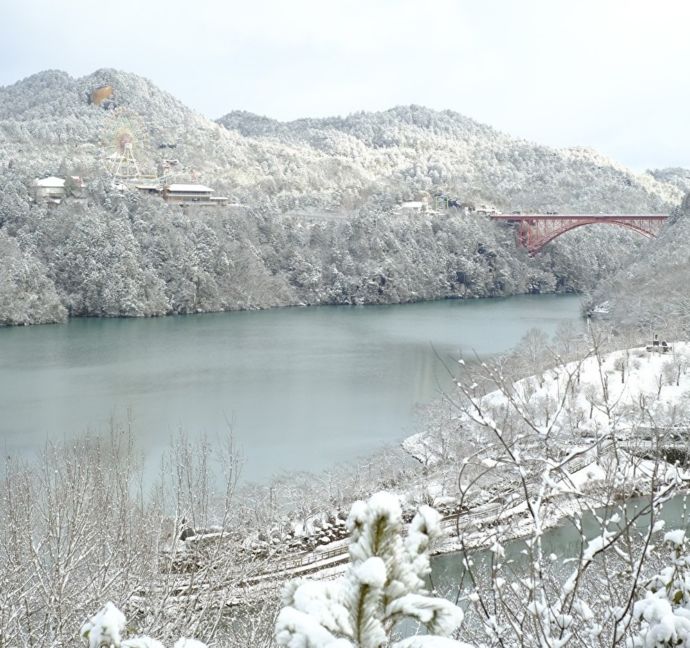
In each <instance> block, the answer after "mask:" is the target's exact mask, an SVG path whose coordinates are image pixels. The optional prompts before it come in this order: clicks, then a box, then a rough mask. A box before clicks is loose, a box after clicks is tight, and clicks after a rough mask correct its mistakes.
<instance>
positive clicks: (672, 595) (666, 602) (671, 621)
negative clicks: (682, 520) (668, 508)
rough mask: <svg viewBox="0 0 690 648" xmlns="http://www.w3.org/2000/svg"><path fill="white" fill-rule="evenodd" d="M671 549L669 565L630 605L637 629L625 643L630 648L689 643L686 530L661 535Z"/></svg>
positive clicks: (689, 560) (689, 583)
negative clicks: (637, 623) (633, 604)
mask: <svg viewBox="0 0 690 648" xmlns="http://www.w3.org/2000/svg"><path fill="white" fill-rule="evenodd" d="M664 543H665V544H667V545H669V546H670V548H671V557H670V564H668V565H667V566H666V567H664V568H663V569H662V570H661V571H660V572H659V573H658V574H655V575H654V576H653V577H652V578H650V579H649V580H648V581H647V583H646V585H645V587H644V598H642V599H640V600H638V601H637V602H636V603H635V606H634V608H633V616H634V617H635V619H636V620H637V621H638V622H639V624H640V630H639V632H638V633H637V634H636V635H635V636H634V637H633V639H632V640H631V641H629V642H628V646H630V647H633V648H667V647H668V648H671V647H679V648H688V646H690V555H688V553H687V550H686V542H685V531H683V530H682V529H676V530H674V531H669V532H668V533H666V534H665V535H664Z"/></svg>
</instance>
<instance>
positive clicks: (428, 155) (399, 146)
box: [218, 105, 681, 212]
mask: <svg viewBox="0 0 690 648" xmlns="http://www.w3.org/2000/svg"><path fill="white" fill-rule="evenodd" d="M218 121H219V123H221V124H223V125H224V126H226V127H227V128H228V129H231V130H233V131H235V132H238V133H241V134H242V135H245V136H248V137H254V138H260V139H262V140H264V141H279V142H282V143H284V144H286V145H299V146H308V147H309V148H310V149H311V150H313V151H315V152H318V153H323V154H327V155H329V156H332V157H334V158H336V159H338V160H340V161H341V163H342V164H352V165H356V166H357V167H358V168H360V169H362V170H363V172H364V173H365V174H366V175H371V176H378V177H379V178H385V179H387V180H389V181H390V183H391V185H392V186H394V187H396V188H398V189H400V188H406V187H407V188H413V189H415V190H428V191H431V192H434V191H447V192H449V193H450V194H451V195H454V196H458V197H460V198H462V199H466V200H470V201H475V202H477V201H479V202H487V201H488V202H491V203H494V204H496V205H497V206H498V207H501V208H503V209H506V210H511V209H542V210H549V211H550V210H572V211H595V212H599V211H609V210H611V211H619V210H620V211H628V210H631V211H649V210H651V211H657V210H661V211H663V210H664V209H666V208H667V206H668V205H669V204H673V203H675V202H677V201H678V200H679V198H680V196H681V192H680V191H679V190H678V188H677V187H676V186H670V185H665V184H663V183H661V182H657V181H656V180H654V178H652V177H651V176H650V175H648V174H641V175H640V174H635V173H633V172H632V171H631V170H629V169H626V168H625V167H623V166H621V165H619V164H617V163H615V162H614V161H612V160H610V159H607V158H605V157H603V156H601V155H600V154H598V153H597V152H596V151H593V150H590V149H582V148H575V149H564V150H556V149H551V148H548V147H545V146H539V145H537V144H533V143H531V142H527V141H524V140H518V139H515V138H512V137H510V136H508V135H506V134H504V133H500V132H498V131H496V130H494V129H493V128H491V127H489V126H486V125H484V124H480V123H478V122H476V121H474V120H472V119H469V118H468V117H464V116H463V115H460V114H458V113H455V112H452V111H443V112H438V111H433V110H429V109H427V108H424V107H422V106H414V105H413V106H398V107H396V108H392V109H391V110H387V111H385V112H380V113H365V112H361V113H355V114H353V115H349V116H348V117H346V118H327V119H301V120H297V121H294V122H289V123H281V122H277V121H274V120H270V119H267V118H265V117H259V116H257V115H253V114H250V113H245V112H232V113H229V114H228V115H226V116H225V117H222V118H220V119H219V120H218Z"/></svg>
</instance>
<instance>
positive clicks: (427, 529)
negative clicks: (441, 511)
mask: <svg viewBox="0 0 690 648" xmlns="http://www.w3.org/2000/svg"><path fill="white" fill-rule="evenodd" d="M439 520H440V516H439V515H438V513H436V511H434V510H433V509H431V508H429V507H423V508H421V509H420V510H419V512H418V513H417V515H416V516H415V517H414V519H413V520H412V522H411V524H410V527H409V531H408V534H407V537H406V538H404V539H403V537H402V535H401V534H402V511H401V509H400V504H399V502H398V500H397V498H396V497H395V496H393V495H390V494H388V493H384V492H381V493H377V494H376V495H373V496H372V497H371V498H370V499H369V500H368V501H367V502H356V503H355V504H354V505H353V506H352V510H351V512H350V516H349V518H348V521H347V525H348V528H349V530H350V533H351V541H350V559H351V564H350V566H349V568H348V572H347V574H346V575H345V576H344V577H343V578H341V579H340V580H338V581H335V582H309V581H306V582H299V581H294V582H292V583H290V584H289V585H288V586H286V588H285V591H284V593H283V603H284V605H285V607H284V608H283V609H282V611H281V612H280V614H279V615H278V619H277V621H276V640H277V642H278V645H279V646H286V647H288V648H300V647H302V648H348V647H350V648H383V647H384V646H389V645H390V646H394V647H395V648H413V647H414V646H417V647H418V648H422V647H423V646H429V647H431V646H439V647H440V646H443V647H447V648H451V647H453V646H454V647H455V648H462V646H463V645H464V644H460V643H458V642H455V641H450V640H449V639H447V640H446V641H443V639H442V638H444V637H445V638H448V637H450V636H451V635H452V633H453V632H454V631H455V630H456V629H457V628H458V627H459V626H460V624H461V623H462V619H463V613H462V610H461V609H460V608H458V607H456V606H455V605H454V604H452V603H451V602H450V601H447V600H445V599H442V598H437V597H434V596H430V595H429V594H428V593H427V591H426V577H427V576H428V574H429V573H430V571H431V568H430V566H429V545H430V543H431V541H432V540H433V539H434V538H435V537H436V536H437V535H438V534H439V533H440V527H439ZM405 618H412V619H414V620H415V621H418V622H419V623H421V624H423V625H424V626H426V628H427V629H428V631H429V633H430V635H433V636H428V637H415V638H414V639H411V640H410V639H403V640H401V641H397V642H394V641H392V639H391V636H392V634H393V631H394V630H395V628H396V624H397V623H398V622H399V621H401V620H402V619H405ZM441 642H443V643H441Z"/></svg>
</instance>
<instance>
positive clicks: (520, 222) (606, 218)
mask: <svg viewBox="0 0 690 648" xmlns="http://www.w3.org/2000/svg"><path fill="white" fill-rule="evenodd" d="M490 218H491V219H492V220H495V221H503V222H506V223H514V224H516V225H517V239H518V245H521V246H522V247H525V248H527V250H528V252H529V253H530V254H532V255H534V254H536V253H537V252H539V250H541V249H542V248H543V247H544V246H545V245H546V244H547V243H550V242H551V241H553V240H554V239H555V238H556V237H558V236H560V235H561V234H565V233H566V232H569V231H570V230H573V229H575V228H576V227H582V226H583V225H599V224H602V223H604V224H607V225H619V226H621V227H627V228H628V229H631V230H634V231H635V232H638V233H639V234H642V235H643V236H646V237H647V238H654V237H655V236H656V235H657V234H658V233H659V230H660V229H661V226H662V225H663V224H664V221H665V220H666V219H667V218H668V216H667V215H666V214H491V216H490Z"/></svg>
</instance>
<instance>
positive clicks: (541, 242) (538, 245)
mask: <svg viewBox="0 0 690 648" xmlns="http://www.w3.org/2000/svg"><path fill="white" fill-rule="evenodd" d="M587 225H617V226H619V227H625V228H626V229H629V230H632V231H633V232H637V233H638V234H642V236H644V237H646V238H656V234H655V233H653V232H651V231H649V230H647V229H645V228H643V227H640V226H639V225H635V224H633V223H627V222H625V221H617V220H607V221H606V222H600V223H598V222H597V221H586V222H581V223H574V224H573V225H569V226H567V227H562V228H560V229H559V230H557V231H555V232H552V233H549V234H547V235H545V236H544V237H543V238H542V239H538V240H537V241H534V242H533V243H532V244H531V245H530V246H528V249H529V251H530V253H531V254H536V253H537V252H540V251H541V250H542V248H543V247H544V246H545V245H548V244H549V243H551V241H553V240H554V239H557V238H558V237H559V236H561V235H563V234H565V233H566V232H572V230H574V229H577V228H578V227H586V226H587Z"/></svg>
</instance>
